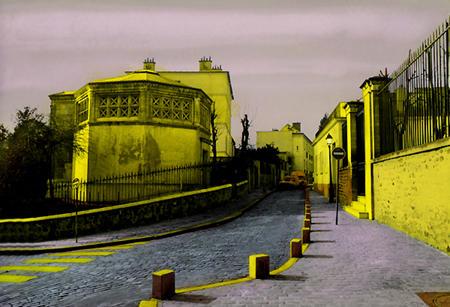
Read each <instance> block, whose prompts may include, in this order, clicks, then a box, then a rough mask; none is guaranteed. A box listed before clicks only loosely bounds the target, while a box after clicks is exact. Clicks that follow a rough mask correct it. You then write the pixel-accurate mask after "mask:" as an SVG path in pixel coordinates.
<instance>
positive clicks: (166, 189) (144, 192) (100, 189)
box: [47, 162, 235, 206]
mask: <svg viewBox="0 0 450 307" xmlns="http://www.w3.org/2000/svg"><path fill="white" fill-rule="evenodd" d="M234 173H235V172H234V165H233V164H232V163H231V162H220V163H218V164H217V165H216V166H213V164H201V165H184V166H175V167H169V168H163V169H158V170H154V171H148V172H142V173H129V174H125V175H120V176H109V177H105V178H99V179H94V180H89V181H82V180H81V181H79V182H78V183H76V184H74V183H53V187H52V188H53V197H54V198H56V199H62V200H64V201H66V202H75V201H76V202H77V203H78V204H80V205H89V206H110V205H116V204H121V203H128V202H134V201H140V200H144V199H151V198H155V197H159V196H164V195H171V194H176V193H181V192H186V191H192V190H197V189H201V188H206V187H210V186H215V185H221V184H224V183H231V180H232V179H235V178H233V177H232V176H233V175H232V174H234ZM50 195H51V193H50V189H49V191H48V192H47V198H50Z"/></svg>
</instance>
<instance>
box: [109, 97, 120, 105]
mask: <svg viewBox="0 0 450 307" xmlns="http://www.w3.org/2000/svg"><path fill="white" fill-rule="evenodd" d="M110 104H111V105H112V106H116V105H117V104H118V97H111V98H110Z"/></svg>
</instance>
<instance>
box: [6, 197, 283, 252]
mask: <svg viewBox="0 0 450 307" xmlns="http://www.w3.org/2000/svg"><path fill="white" fill-rule="evenodd" d="M275 191H276V190H274V191H271V192H269V193H266V194H264V195H263V196H261V197H259V198H257V199H255V200H254V201H252V202H251V203H250V204H248V205H247V206H245V207H244V208H242V209H240V210H238V211H237V212H235V213H233V214H231V215H229V216H227V217H224V218H221V219H218V220H214V221H211V222H206V223H201V224H197V225H193V226H189V227H185V228H181V229H177V230H172V231H169V232H165V233H160V234H156V235H151V236H144V237H135V238H126V239H120V240H115V241H108V242H97V243H89V244H85V245H80V246H61V247H45V248H7V249H0V255H33V254H43V253H53V252H68V251H76V250H85V249H93V248H98V247H106V246H114V245H122V244H129V243H137V242H142V241H150V240H157V239H163V238H167V237H172V236H176V235H180V234H183V233H188V232H193V231H197V230H201V229H205V228H210V227H216V226H218V225H223V224H225V223H228V222H231V221H232V220H234V219H236V218H238V217H239V216H241V215H242V214H244V213H245V212H246V211H248V210H249V209H250V208H251V207H253V206H254V205H256V204H257V203H259V202H260V201H262V200H263V199H265V198H266V197H268V196H269V195H271V194H273V193H274V192H275Z"/></svg>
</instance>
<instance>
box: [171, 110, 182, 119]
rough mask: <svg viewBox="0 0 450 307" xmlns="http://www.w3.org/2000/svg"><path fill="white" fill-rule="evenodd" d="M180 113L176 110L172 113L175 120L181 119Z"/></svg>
mask: <svg viewBox="0 0 450 307" xmlns="http://www.w3.org/2000/svg"><path fill="white" fill-rule="evenodd" d="M180 113H181V112H180V111H177V110H174V111H173V112H172V116H173V119H180Z"/></svg>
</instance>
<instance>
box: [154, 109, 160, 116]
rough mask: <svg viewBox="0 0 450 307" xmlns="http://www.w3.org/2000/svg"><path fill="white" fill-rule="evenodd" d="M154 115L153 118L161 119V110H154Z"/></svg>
mask: <svg viewBox="0 0 450 307" xmlns="http://www.w3.org/2000/svg"><path fill="white" fill-rule="evenodd" d="M152 115H153V117H157V118H160V117H161V112H160V111H159V109H153V110H152Z"/></svg>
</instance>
